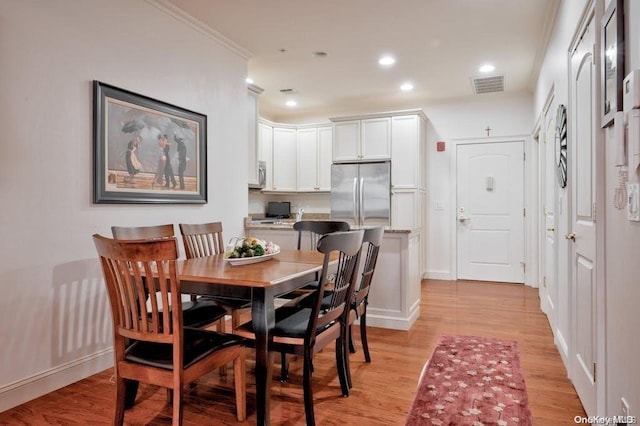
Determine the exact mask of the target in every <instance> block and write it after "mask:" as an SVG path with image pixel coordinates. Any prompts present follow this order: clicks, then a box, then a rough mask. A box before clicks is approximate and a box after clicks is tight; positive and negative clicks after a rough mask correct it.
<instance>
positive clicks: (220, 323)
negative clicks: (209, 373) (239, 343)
mask: <svg viewBox="0 0 640 426" xmlns="http://www.w3.org/2000/svg"><path fill="white" fill-rule="evenodd" d="M217 325H218V331H219V332H220V333H225V332H226V329H227V324H226V320H225V317H222V318H220V319H219V320H218V322H217ZM232 331H233V330H232ZM219 372H220V376H226V375H227V366H226V365H221V366H220V369H219Z"/></svg>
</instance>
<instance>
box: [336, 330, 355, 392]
mask: <svg viewBox="0 0 640 426" xmlns="http://www.w3.org/2000/svg"><path fill="white" fill-rule="evenodd" d="M342 330H343V332H342V333H341V334H342V335H341V336H340V337H339V338H338V339H337V340H336V366H337V367H338V378H339V379H340V389H341V390H342V396H349V389H350V388H351V373H350V371H349V353H348V352H347V340H348V339H349V338H348V337H347V336H345V335H344V334H345V332H348V330H349V327H343V328H342ZM345 330H346V331H345Z"/></svg>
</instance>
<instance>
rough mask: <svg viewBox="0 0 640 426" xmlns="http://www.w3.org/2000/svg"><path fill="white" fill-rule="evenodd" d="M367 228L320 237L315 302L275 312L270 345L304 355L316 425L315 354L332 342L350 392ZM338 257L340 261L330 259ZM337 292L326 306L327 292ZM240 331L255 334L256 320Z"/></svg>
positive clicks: (310, 414) (309, 408) (309, 419)
mask: <svg viewBox="0 0 640 426" xmlns="http://www.w3.org/2000/svg"><path fill="white" fill-rule="evenodd" d="M363 235H364V231H362V230H356V231H345V232H334V233H331V234H326V235H324V236H322V237H320V240H319V241H318V246H317V249H318V251H319V252H320V253H323V254H324V258H323V264H322V270H321V272H320V278H319V280H318V282H319V285H318V289H317V290H316V291H315V292H314V293H313V296H312V299H313V303H312V304H311V306H310V307H298V306H281V307H280V308H278V309H276V312H275V317H276V318H275V326H274V328H273V331H272V334H273V341H272V342H271V343H270V346H269V350H270V351H272V352H280V353H282V352H285V353H289V354H294V355H299V356H302V357H303V360H304V361H303V364H304V366H303V389H304V405H305V417H306V424H307V425H315V416H314V410H313V388H312V373H313V357H314V355H315V354H316V353H318V352H319V351H321V350H322V349H324V348H325V347H326V346H327V345H329V344H331V343H333V342H335V344H336V365H337V370H338V378H339V380H340V388H341V391H342V395H344V396H348V395H349V384H348V372H347V371H346V368H347V362H348V361H347V359H346V358H347V346H348V344H347V341H346V339H345V337H346V328H347V314H348V312H349V311H348V308H349V302H350V300H351V298H352V297H353V292H354V290H355V282H356V273H357V269H358V259H359V254H360V250H361V248H362V238H363ZM336 257H337V259H338V260H337V267H333V266H332V265H330V263H331V260H332V258H336ZM328 291H330V292H331V293H330V294H331V297H330V298H329V299H330V300H329V301H328V304H326V305H325V306H322V307H321V305H322V304H323V303H322V302H323V300H325V297H324V295H325V293H328ZM236 333H237V334H240V335H242V336H245V337H249V338H253V337H254V336H253V327H252V324H251V322H250V321H249V322H247V323H245V324H242V325H240V326H239V327H238V329H236Z"/></svg>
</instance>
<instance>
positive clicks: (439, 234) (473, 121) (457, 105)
mask: <svg viewBox="0 0 640 426" xmlns="http://www.w3.org/2000/svg"><path fill="white" fill-rule="evenodd" d="M423 110H424V112H425V114H426V116H427V117H428V118H429V124H428V128H427V171H428V174H429V175H428V181H427V186H428V187H427V197H428V205H427V208H428V218H429V219H428V228H427V233H426V237H427V260H426V262H427V268H428V269H427V277H429V278H435V279H456V277H455V274H454V270H455V261H456V259H455V257H454V256H453V255H452V252H451V250H452V244H453V241H454V239H455V238H456V235H455V232H454V229H455V228H454V226H453V225H452V224H454V223H455V208H456V206H455V203H456V200H455V199H452V196H451V194H452V192H454V191H453V188H452V186H451V185H452V182H451V173H452V165H451V156H452V155H454V154H455V144H456V140H458V139H478V140H482V139H487V140H489V139H491V140H493V139H495V138H497V137H505V136H516V135H517V136H521V135H529V134H531V131H532V130H533V125H534V121H533V118H532V117H533V112H532V97H531V95H530V94H529V93H517V94H505V93H493V94H484V95H476V96H473V97H469V98H463V99H453V100H449V101H444V102H440V103H434V104H430V105H426V106H424V107H423ZM487 126H489V127H490V128H491V132H490V138H488V137H487V132H486V131H485V129H486V128H487ZM437 141H444V142H445V144H446V149H445V151H444V152H437V151H436V142H437ZM436 202H442V206H443V208H442V209H441V210H436V209H435V206H436Z"/></svg>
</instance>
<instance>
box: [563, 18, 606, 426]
mask: <svg viewBox="0 0 640 426" xmlns="http://www.w3.org/2000/svg"><path fill="white" fill-rule="evenodd" d="M594 44H595V35H594V24H593V20H592V22H591V23H590V24H589V25H588V27H587V28H586V32H585V34H584V35H583V36H582V40H581V41H580V42H579V44H578V45H577V47H576V49H575V50H574V51H573V53H572V55H571V88H570V92H571V93H572V94H573V96H572V99H571V105H570V106H571V108H570V114H571V117H572V118H573V120H571V121H572V124H573V125H572V130H573V131H572V132H571V134H570V136H572V137H570V138H569V140H568V143H569V164H570V165H571V170H570V172H569V176H570V178H571V205H570V218H571V223H570V225H571V232H572V233H571V234H568V235H567V238H569V239H571V240H572V241H573V242H574V243H573V244H572V250H571V255H570V259H571V263H572V264H571V271H572V294H571V298H572V306H573V317H572V322H573V327H572V332H573V333H572V334H573V349H574V350H573V355H572V361H571V371H572V376H573V377H572V379H573V384H574V386H575V388H576V391H577V393H578V395H579V397H580V401H582V405H583V406H584V409H585V411H586V412H587V415H589V416H592V415H595V414H596V382H595V379H596V377H595V368H596V342H597V335H596V244H595V242H596V218H595V210H596V174H595V167H596V162H595V160H596V156H595V149H596V132H597V130H596V129H597V128H598V127H597V126H598V121H599V120H598V118H597V117H598V114H597V111H598V109H597V107H596V105H597V104H596V102H597V97H596V96H595V93H596V91H595V85H596V73H595V64H594V56H593V52H594V49H595V47H594Z"/></svg>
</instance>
